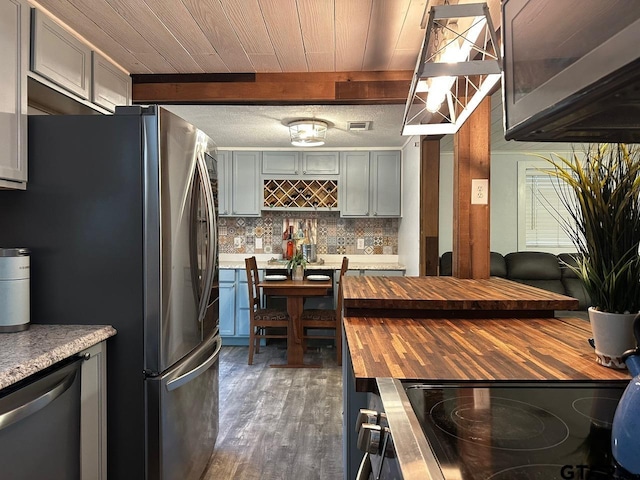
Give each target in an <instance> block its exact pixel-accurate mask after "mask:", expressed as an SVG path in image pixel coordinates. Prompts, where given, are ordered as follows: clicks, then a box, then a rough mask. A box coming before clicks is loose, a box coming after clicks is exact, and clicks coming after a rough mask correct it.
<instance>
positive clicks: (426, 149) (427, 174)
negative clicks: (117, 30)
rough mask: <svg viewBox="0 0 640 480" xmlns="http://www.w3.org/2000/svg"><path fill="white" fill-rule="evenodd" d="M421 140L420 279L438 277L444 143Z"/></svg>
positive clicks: (427, 139)
mask: <svg viewBox="0 0 640 480" xmlns="http://www.w3.org/2000/svg"><path fill="white" fill-rule="evenodd" d="M432 138H433V137H421V139H420V275H421V276H424V275H438V259H439V241H438V238H439V231H438V228H439V222H440V215H439V212H440V139H437V140H433V139H432Z"/></svg>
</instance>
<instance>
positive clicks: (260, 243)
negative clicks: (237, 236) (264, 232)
mask: <svg viewBox="0 0 640 480" xmlns="http://www.w3.org/2000/svg"><path fill="white" fill-rule="evenodd" d="M256 248H257V249H261V248H262V238H260V237H256Z"/></svg>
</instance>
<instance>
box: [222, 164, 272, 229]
mask: <svg viewBox="0 0 640 480" xmlns="http://www.w3.org/2000/svg"><path fill="white" fill-rule="evenodd" d="M261 159H262V152H244V151H237V152H218V168H219V172H218V174H219V175H220V180H219V183H218V186H219V189H218V194H219V198H218V202H219V203H218V205H219V208H218V210H219V215H220V216H222V217H259V216H260V214H261V213H260V205H261V204H262V185H261V177H260V163H261ZM221 160H222V161H221Z"/></svg>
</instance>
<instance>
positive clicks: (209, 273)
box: [197, 150, 217, 320]
mask: <svg viewBox="0 0 640 480" xmlns="http://www.w3.org/2000/svg"><path fill="white" fill-rule="evenodd" d="M197 160H198V161H197V168H198V178H199V179H200V184H201V189H202V191H203V193H204V198H205V204H206V206H207V223H206V225H207V235H208V237H207V238H208V242H207V246H208V247H209V248H208V251H207V255H206V259H207V261H206V265H205V281H204V286H203V291H202V292H201V296H200V315H199V318H200V319H201V320H202V319H204V316H205V314H206V312H207V305H208V304H209V296H210V294H211V286H212V285H213V277H214V273H215V261H216V259H215V253H216V244H217V238H216V228H215V227H216V225H215V205H214V204H213V193H212V191H211V184H210V183H209V181H208V179H209V172H208V170H207V164H206V161H205V159H204V152H203V151H202V150H200V151H199V152H198V156H197Z"/></svg>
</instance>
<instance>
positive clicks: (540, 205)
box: [525, 168, 573, 249]
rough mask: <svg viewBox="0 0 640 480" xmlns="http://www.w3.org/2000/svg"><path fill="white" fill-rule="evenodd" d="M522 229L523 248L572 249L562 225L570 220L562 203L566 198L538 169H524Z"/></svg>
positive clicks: (551, 179)
mask: <svg viewBox="0 0 640 480" xmlns="http://www.w3.org/2000/svg"><path fill="white" fill-rule="evenodd" d="M525 177H526V202H525V204H526V208H525V215H526V228H525V242H526V246H527V248H529V247H531V248H541V249H545V248H569V249H570V248H573V242H572V241H571V239H570V238H569V237H568V236H567V234H566V233H565V231H564V228H563V225H564V222H566V221H571V220H570V219H571V217H570V215H569V213H568V212H567V209H566V208H565V206H564V204H563V203H562V198H561V195H566V194H567V193H570V192H567V191H566V190H564V191H562V192H560V191H559V190H558V189H559V188H562V187H561V185H559V184H558V181H557V180H556V179H555V178H554V177H552V176H551V175H549V174H548V173H545V171H541V170H540V169H538V168H527V169H526V175H525Z"/></svg>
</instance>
